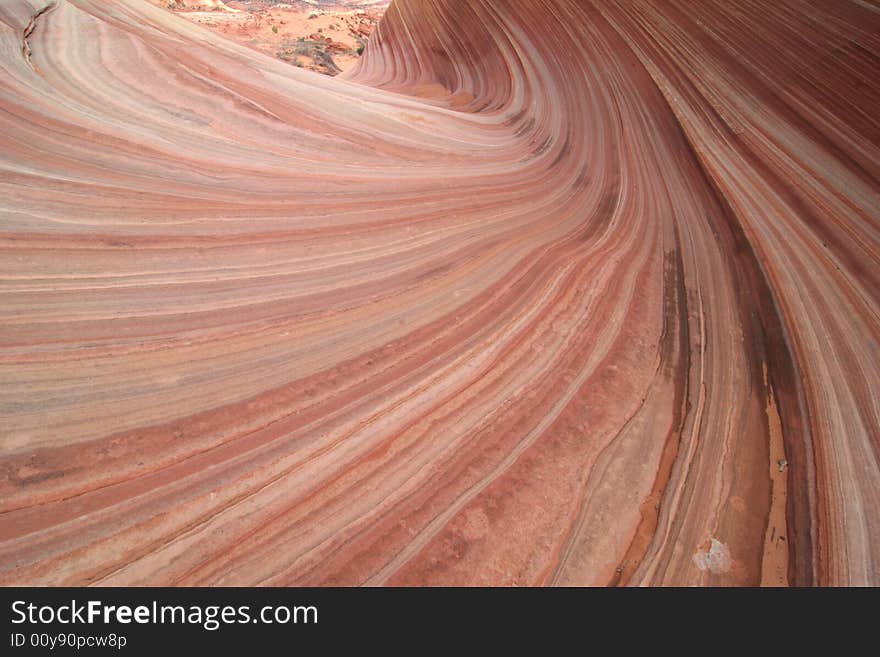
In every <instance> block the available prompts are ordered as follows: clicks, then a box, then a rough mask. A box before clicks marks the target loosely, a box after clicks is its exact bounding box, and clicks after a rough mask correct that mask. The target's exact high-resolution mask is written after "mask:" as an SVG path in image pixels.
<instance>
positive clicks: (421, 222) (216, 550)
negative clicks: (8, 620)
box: [0, 0, 880, 585]
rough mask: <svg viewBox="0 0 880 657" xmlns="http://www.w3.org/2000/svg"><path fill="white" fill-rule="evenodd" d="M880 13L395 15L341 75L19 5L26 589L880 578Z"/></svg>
mask: <svg viewBox="0 0 880 657" xmlns="http://www.w3.org/2000/svg"><path fill="white" fill-rule="evenodd" d="M878 53H880V13H878V8H877V6H876V5H875V4H872V3H869V2H852V3H846V2H827V3H822V2H772V3H767V2H763V1H759V0H741V1H739V2H729V1H728V0H706V1H705V2H685V1H684V0H680V1H674V0H672V1H664V2H659V1H658V2H653V1H649V0H626V1H624V0H619V1H614V0H602V1H599V0H596V2H586V1H584V2H574V1H565V0H552V1H551V0H511V1H507V0H505V1H503V2H502V1H501V0H497V1H496V0H472V1H470V2H467V3H465V2H460V1H455V0H432V1H431V2H428V1H427V0H397V1H396V2H395V3H394V4H393V5H392V6H391V7H390V9H389V10H388V12H387V13H386V15H385V18H384V19H383V22H382V23H381V24H380V27H379V29H378V31H377V33H376V34H375V35H374V38H373V39H372V40H371V42H370V44H369V46H368V48H367V52H366V54H365V57H364V59H362V60H361V64H360V65H359V67H358V68H357V69H356V70H355V71H354V72H353V73H352V74H350V75H347V76H345V77H346V79H331V78H326V77H322V76H318V75H314V74H310V73H308V72H304V71H300V70H298V69H296V68H294V67H291V66H288V65H285V64H283V63H281V62H278V61H274V60H272V59H271V58H269V57H266V56H263V55H260V54H258V53H256V52H254V51H251V50H248V49H246V48H244V47H239V46H237V45H235V44H232V43H230V42H227V41H224V40H222V39H221V38H220V37H218V36H216V35H214V34H211V33H209V32H207V31H205V30H203V29H202V28H199V27H197V26H195V25H192V24H190V23H188V22H186V21H184V20H182V19H180V18H178V17H175V16H174V15H172V14H170V13H168V12H166V11H163V10H160V9H158V8H155V7H153V6H151V5H149V4H148V3H146V2H140V1H135V0H101V1H98V0H57V2H52V3H48V2H46V1H45V0H8V1H6V2H3V3H2V4H0V69H2V72H0V169H2V173H0V212H2V226H0V230H2V232H0V278H2V283H0V319H2V321H0V325H2V329H0V330H2V334H0V411H2V418H3V419H2V460H0V512H2V513H0V583H3V584H13V583H14V584H21V583H25V584H105V585H114V584H180V585H190V584H225V585H234V584H244V585H253V584H267V585H268V584H274V585H288V584H576V585H581V584H595V585H603V584H653V585H660V584H716V585H717V584H722V585H727V584H734V585H736V584H752V585H754V584H761V583H763V584H786V583H788V584H801V585H809V584H856V585H860V584H880V462H878V458H880V401H878V400H880V396H878V394H877V392H878V390H880V346H878V344H880V266H878V265H880V185H878V178H880V151H878V149H880V127H878V118H880V111H878V109H880V89H878V85H877V81H878V79H880V66H878V64H880V62H878Z"/></svg>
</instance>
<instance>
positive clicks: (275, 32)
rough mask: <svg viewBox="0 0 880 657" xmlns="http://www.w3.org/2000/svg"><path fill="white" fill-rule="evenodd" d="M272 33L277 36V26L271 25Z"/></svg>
mask: <svg viewBox="0 0 880 657" xmlns="http://www.w3.org/2000/svg"><path fill="white" fill-rule="evenodd" d="M272 33H273V34H278V26H277V25H273V26H272Z"/></svg>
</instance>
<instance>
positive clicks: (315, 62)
mask: <svg viewBox="0 0 880 657" xmlns="http://www.w3.org/2000/svg"><path fill="white" fill-rule="evenodd" d="M151 1H152V2H153V3H154V4H156V5H159V6H162V7H165V8H167V9H170V10H171V11H174V12H175V13H177V14H179V15H180V16H183V17H185V18H186V19H188V20H191V21H192V22H194V23H197V24H199V25H204V26H205V27H208V28H210V29H212V30H215V31H216V32H218V33H219V34H222V35H224V36H225V37H228V38H230V39H233V40H234V41H237V42H239V43H243V44H245V45H248V46H250V47H252V48H255V49H256V50H259V51H261V52H264V53H267V54H269V55H273V56H275V57H278V58H279V59H282V60H284V61H287V62H290V63H291V64H293V65H294V66H297V67H300V68H306V69H309V70H312V71H316V72H319V73H323V74H325V75H337V74H338V73H340V72H342V71H345V70H347V69H349V68H351V67H352V66H353V65H354V64H355V62H357V60H358V58H359V56H360V52H362V50H363V47H364V45H365V44H366V40H367V39H368V38H369V36H370V34H371V33H372V31H373V29H374V28H375V26H376V23H377V22H378V21H379V19H380V18H381V16H382V13H383V12H384V9H385V7H386V6H387V4H388V3H387V2H348V3H346V2H339V3H336V2H322V3H309V2H305V1H303V0H299V1H296V0H294V2H292V3H289V4H288V3H272V2H265V1H262V2H261V1H260V0H254V1H252V2H239V1H232V2H226V3H223V2H221V1H219V0H205V1H203V2H198V0H191V1H190V2H187V3H181V2H173V1H169V0H151Z"/></svg>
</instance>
